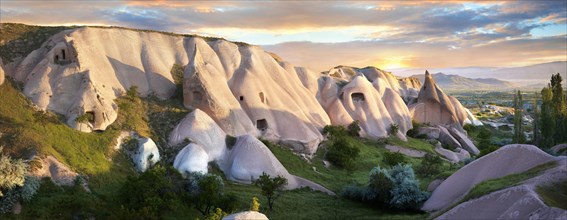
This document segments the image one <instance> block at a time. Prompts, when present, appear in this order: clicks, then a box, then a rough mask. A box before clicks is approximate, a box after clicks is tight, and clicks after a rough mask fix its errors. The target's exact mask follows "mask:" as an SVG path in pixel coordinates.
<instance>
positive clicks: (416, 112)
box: [408, 71, 467, 126]
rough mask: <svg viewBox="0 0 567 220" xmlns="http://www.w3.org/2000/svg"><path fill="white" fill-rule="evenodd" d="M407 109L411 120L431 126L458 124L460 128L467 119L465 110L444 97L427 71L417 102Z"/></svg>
mask: <svg viewBox="0 0 567 220" xmlns="http://www.w3.org/2000/svg"><path fill="white" fill-rule="evenodd" d="M408 108H409V109H410V111H411V112H412V113H413V119H415V120H416V121H418V122H421V123H429V124H431V125H445V124H455V123H458V124H460V125H461V126H462V125H464V122H465V120H466V119H467V113H466V109H465V108H464V107H463V106H462V105H461V103H460V102H459V101H458V100H457V99H455V98H453V97H450V96H448V95H446V94H445V93H444V92H443V90H441V88H439V86H437V84H436V83H435V81H434V80H433V78H432V77H431V75H430V74H429V72H428V71H426V72H425V81H424V83H423V86H422V87H421V90H420V91H419V95H418V98H417V102H416V103H414V104H411V105H410V106H408Z"/></svg>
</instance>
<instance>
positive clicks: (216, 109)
mask: <svg viewBox="0 0 567 220" xmlns="http://www.w3.org/2000/svg"><path fill="white" fill-rule="evenodd" d="M209 40H210V39H209ZM196 48H197V49H196ZM175 63H177V64H180V65H185V64H189V65H188V67H187V68H186V71H185V77H186V78H185V82H184V93H185V97H184V98H185V105H186V106H187V107H191V108H200V109H202V110H203V111H205V112H207V113H208V114H209V115H210V116H211V117H212V118H213V119H214V120H215V121H216V122H217V123H218V124H219V125H220V126H221V127H222V128H223V129H224V130H225V132H227V133H228V134H230V135H233V136H237V135H242V134H251V135H254V136H256V135H261V136H263V137H265V138H267V139H271V140H282V141H287V142H289V143H294V144H295V146H299V148H301V150H303V151H305V152H307V153H313V152H314V151H315V150H316V147H317V145H318V143H319V142H320V141H321V140H322V139H323V137H322V135H321V134H320V132H319V130H321V129H322V128H323V126H324V125H327V124H330V120H329V117H328V116H327V114H326V113H325V111H324V110H323V109H322V108H321V106H320V105H319V103H318V102H317V100H316V99H315V96H313V95H312V93H311V92H310V91H309V90H308V89H307V88H305V87H304V86H303V85H302V83H301V80H300V79H299V77H298V74H297V73H296V72H295V69H296V68H294V67H292V66H290V65H289V64H286V65H283V64H280V63H278V62H277V61H276V60H275V59H274V58H273V57H272V56H270V55H269V54H268V53H266V52H264V51H263V50H262V49H261V48H259V47H256V46H250V45H237V44H234V43H232V42H228V41H225V40H222V39H216V40H210V41H205V40H204V39H202V38H199V37H183V36H176V35H168V34H163V33H154V32H140V31H134V30H126V29H118V28H94V27H84V28H78V29H71V30H66V31H63V32H61V33H58V34H56V35H54V36H52V37H51V38H49V40H48V41H47V42H45V43H44V44H43V45H42V47H41V48H39V49H37V50H35V51H33V52H32V53H30V54H29V55H28V56H27V57H26V58H25V59H23V60H17V61H16V62H13V63H11V64H10V65H9V67H7V73H8V74H9V75H10V76H12V77H13V78H14V79H16V80H17V81H22V82H24V84H25V86H24V94H25V95H26V96H28V97H29V98H30V99H31V100H32V101H33V102H34V103H35V104H36V105H37V106H39V107H40V108H41V109H49V110H52V111H54V112H57V113H60V114H63V115H65V116H66V117H67V119H68V124H69V125H70V126H72V127H74V128H77V129H79V130H82V131H91V130H104V129H105V128H106V127H107V126H108V125H109V124H111V123H112V122H114V120H115V119H116V116H117V114H116V111H117V106H116V104H115V103H114V102H113V100H114V99H115V98H117V97H119V96H122V95H123V94H124V93H125V91H126V90H128V89H129V88H130V87H132V86H137V87H138V91H139V93H140V95H142V96H147V95H148V94H150V93H153V94H155V95H156V96H157V97H158V98H161V99H166V98H168V97H170V96H171V95H172V94H173V92H174V91H175V84H174V81H173V77H172V75H171V73H170V70H171V68H172V66H173V64H175ZM84 114H89V115H91V116H92V118H93V120H91V121H88V122H76V121H75V118H77V117H78V116H81V115H84Z"/></svg>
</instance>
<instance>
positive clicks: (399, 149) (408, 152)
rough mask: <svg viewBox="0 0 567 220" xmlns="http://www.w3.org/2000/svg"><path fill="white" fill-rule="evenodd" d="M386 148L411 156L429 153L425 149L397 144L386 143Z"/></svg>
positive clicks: (421, 155)
mask: <svg viewBox="0 0 567 220" xmlns="http://www.w3.org/2000/svg"><path fill="white" fill-rule="evenodd" d="M386 149H388V150H389V151H390V152H397V153H401V154H404V155H406V156H409V157H424V156H425V154H427V153H425V152H423V151H419V150H414V149H408V148H404V147H400V146H395V145H386Z"/></svg>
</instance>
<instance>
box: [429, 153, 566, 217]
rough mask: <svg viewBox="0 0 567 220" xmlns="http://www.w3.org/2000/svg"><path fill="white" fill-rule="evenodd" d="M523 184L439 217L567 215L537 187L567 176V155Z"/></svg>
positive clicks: (459, 207) (478, 199)
mask: <svg viewBox="0 0 567 220" xmlns="http://www.w3.org/2000/svg"><path fill="white" fill-rule="evenodd" d="M557 160H558V161H557V162H558V163H559V165H558V166H556V167H555V168H551V169H548V170H546V171H544V172H543V173H541V174H539V175H538V176H533V177H531V178H530V179H528V180H526V181H522V183H520V185H517V186H513V187H509V188H506V189H502V190H498V191H496V192H493V193H489V194H487V195H483V196H481V197H479V198H476V199H473V200H469V201H467V202H464V203H461V204H459V205H457V206H455V207H454V208H452V209H450V210H448V211H447V212H445V213H443V214H442V215H440V216H439V217H438V218H437V219H565V218H567V210H563V209H560V208H555V207H549V206H548V205H546V204H545V203H544V202H543V201H542V199H541V196H539V195H538V193H537V191H536V189H537V188H538V187H540V186H553V185H559V184H560V182H562V181H565V180H566V178H567V169H566V167H567V166H566V165H567V159H566V158H557Z"/></svg>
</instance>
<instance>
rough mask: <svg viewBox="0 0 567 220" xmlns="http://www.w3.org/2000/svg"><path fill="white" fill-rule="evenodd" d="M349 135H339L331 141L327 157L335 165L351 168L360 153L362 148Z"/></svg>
mask: <svg viewBox="0 0 567 220" xmlns="http://www.w3.org/2000/svg"><path fill="white" fill-rule="evenodd" d="M351 139H352V138H349V137H344V136H341V137H338V138H336V139H333V140H331V141H329V143H328V145H327V146H328V151H327V153H326V154H325V158H326V159H327V160H329V161H330V162H331V163H333V164H334V165H336V166H338V167H341V168H346V169H348V170H351V169H352V168H353V166H354V161H355V159H356V158H357V157H358V155H359V154H360V149H359V148H358V147H357V146H356V145H355V144H354V142H353V141H352V140H351Z"/></svg>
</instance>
